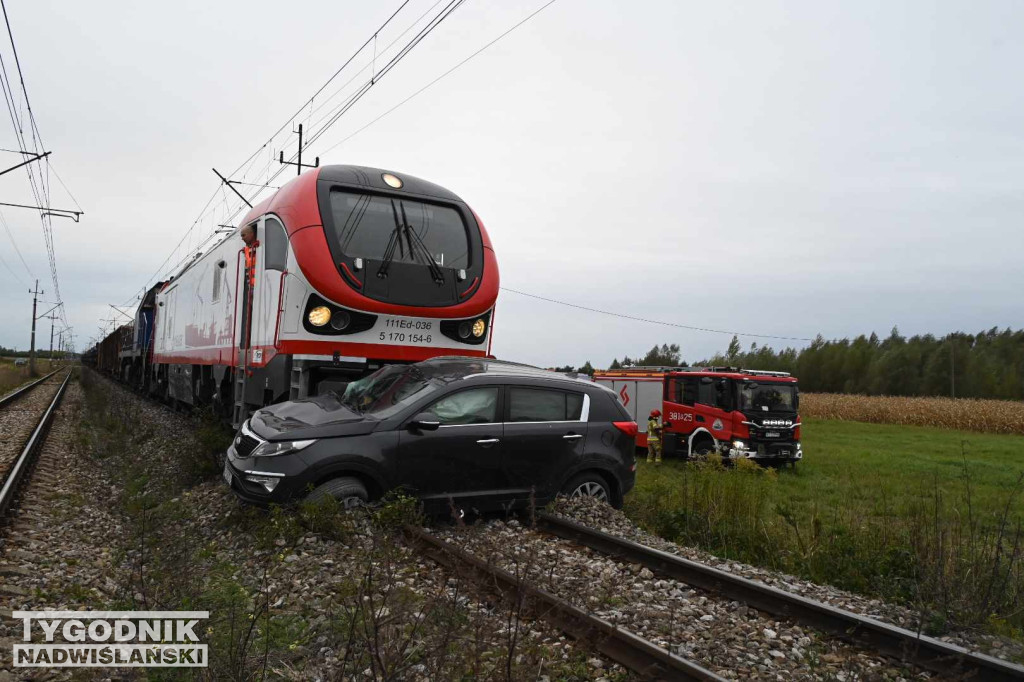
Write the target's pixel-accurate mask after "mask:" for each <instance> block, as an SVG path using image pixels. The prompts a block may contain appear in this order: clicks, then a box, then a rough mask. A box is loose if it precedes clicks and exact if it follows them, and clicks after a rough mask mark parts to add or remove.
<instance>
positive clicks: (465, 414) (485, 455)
mask: <svg viewBox="0 0 1024 682" xmlns="http://www.w3.org/2000/svg"><path fill="white" fill-rule="evenodd" d="M500 408H501V389H500V387H498V386H474V387H472V388H465V389H462V390H458V391H455V392H453V393H449V394H447V395H445V396H443V397H441V398H439V399H438V400H436V401H434V402H433V403H432V404H431V405H429V406H428V407H426V408H424V409H422V410H420V411H419V412H418V414H419V413H422V412H427V413H429V414H430V415H431V416H432V417H433V419H434V420H436V421H438V422H440V426H439V427H438V428H437V430H435V431H427V430H421V429H416V428H410V427H408V426H406V427H403V428H402V429H401V431H400V433H399V443H398V453H399V454H398V457H399V467H398V471H399V483H400V484H401V485H403V486H405V487H407V488H408V489H410V490H411V491H413V492H415V493H416V494H417V495H419V496H420V497H422V498H424V499H425V500H430V499H435V500H442V501H443V500H447V498H448V497H452V498H453V499H454V500H455V501H456V503H457V504H459V503H461V501H463V500H465V499H466V498H472V497H481V496H487V495H489V494H494V492H495V491H497V490H501V489H503V488H505V487H507V483H506V481H505V477H504V474H503V472H502V468H501V451H502V446H503V443H502V440H503V435H504V434H503V432H502V424H501V419H500V414H501V412H500ZM410 420H411V419H410Z"/></svg>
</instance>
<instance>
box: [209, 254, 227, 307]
mask: <svg viewBox="0 0 1024 682" xmlns="http://www.w3.org/2000/svg"><path fill="white" fill-rule="evenodd" d="M223 268H224V261H220V262H218V263H217V265H216V267H214V268H211V269H212V271H213V295H212V296H211V297H210V300H211V301H212V302H213V303H217V302H218V301H220V288H221V280H222V279H224V270H223Z"/></svg>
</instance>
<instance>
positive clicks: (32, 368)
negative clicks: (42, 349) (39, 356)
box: [28, 279, 45, 376]
mask: <svg viewBox="0 0 1024 682" xmlns="http://www.w3.org/2000/svg"><path fill="white" fill-rule="evenodd" d="M28 293H30V294H32V345H31V346H30V347H29V351H28V373H29V375H31V376H35V375H36V303H37V302H38V301H39V294H42V293H45V292H43V291H39V280H38V279H37V280H36V290H35V291H32V290H31V289H29V292H28Z"/></svg>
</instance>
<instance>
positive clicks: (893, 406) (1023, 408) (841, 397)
mask: <svg viewBox="0 0 1024 682" xmlns="http://www.w3.org/2000/svg"><path fill="white" fill-rule="evenodd" d="M800 414H801V416H804V417H811V418H816V419H843V420H846V421H858V422H874V423H876V424H904V425H912V426H937V427H940V428H944V429H957V430H961V431H980V432H983V433H1016V434H1021V435H1024V402H1017V401H1012V400H979V399H975V398H957V399H955V400H954V399H953V398H909V397H899V396H867V395H847V394H841V393H801V394H800Z"/></svg>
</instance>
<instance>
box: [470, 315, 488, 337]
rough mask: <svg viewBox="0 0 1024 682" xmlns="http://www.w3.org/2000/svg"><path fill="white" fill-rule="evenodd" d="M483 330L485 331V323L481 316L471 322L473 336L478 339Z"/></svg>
mask: <svg viewBox="0 0 1024 682" xmlns="http://www.w3.org/2000/svg"><path fill="white" fill-rule="evenodd" d="M485 331H487V323H486V322H484V320H483V318H480V319H479V320H477V321H476V322H474V323H473V336H475V337H476V338H478V339H479V338H480V337H481V336H483V335H484V332H485Z"/></svg>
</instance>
